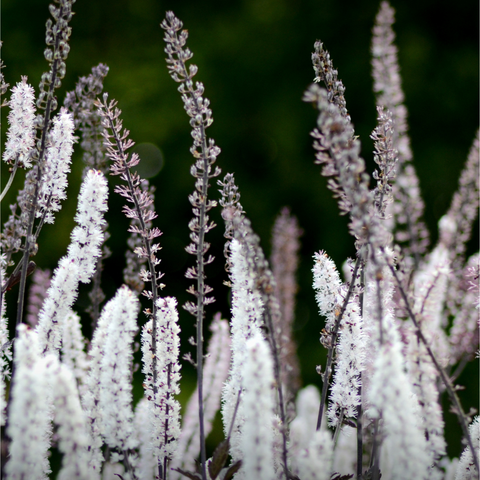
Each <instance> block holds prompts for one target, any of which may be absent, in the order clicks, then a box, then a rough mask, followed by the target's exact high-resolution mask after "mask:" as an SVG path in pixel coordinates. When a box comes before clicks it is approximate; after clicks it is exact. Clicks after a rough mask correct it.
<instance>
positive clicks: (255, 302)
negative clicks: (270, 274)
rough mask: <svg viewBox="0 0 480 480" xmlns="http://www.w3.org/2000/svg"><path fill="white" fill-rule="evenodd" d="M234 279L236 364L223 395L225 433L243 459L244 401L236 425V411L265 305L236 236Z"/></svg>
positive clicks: (234, 452)
mask: <svg viewBox="0 0 480 480" xmlns="http://www.w3.org/2000/svg"><path fill="white" fill-rule="evenodd" d="M230 251H231V254H230V261H231V280H232V319H231V337H232V344H231V349H232V364H231V368H230V376H229V379H228V381H227V382H226V383H225V387H224V389H223V394H222V402H223V405H222V416H223V429H224V432H225V436H227V435H228V433H229V432H230V430H231V431H232V434H231V439H230V454H231V455H232V458H233V459H234V461H235V460H238V459H240V458H241V455H242V451H241V448H240V443H239V442H240V430H241V428H242V427H241V426H242V424H243V422H244V415H243V404H242V403H240V407H239V409H238V411H237V414H236V416H235V424H234V425H233V428H232V420H233V414H234V411H235V405H236V403H237V397H238V394H239V391H240V390H241V389H242V387H244V386H245V385H244V384H243V381H242V369H243V365H244V363H245V359H246V350H245V343H246V341H247V340H248V339H249V338H251V337H252V336H254V335H256V334H257V333H260V327H259V324H260V321H261V318H262V313H263V305H262V301H261V297H260V294H259V292H258V290H256V289H255V288H254V285H253V277H252V275H249V271H248V265H247V260H246V258H245V252H244V247H242V245H241V243H240V242H239V241H238V240H236V239H233V240H232V241H231V243H230Z"/></svg>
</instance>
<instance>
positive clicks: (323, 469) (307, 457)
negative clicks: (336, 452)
mask: <svg viewBox="0 0 480 480" xmlns="http://www.w3.org/2000/svg"><path fill="white" fill-rule="evenodd" d="M297 462H298V475H299V478H301V479H302V480H328V479H329V478H330V475H331V473H332V463H333V441H332V437H331V434H330V432H329V431H328V430H318V431H315V432H314V433H313V434H312V438H311V441H310V443H309V445H308V447H307V448H306V449H305V450H303V451H302V452H301V453H300V455H299V456H298V459H297Z"/></svg>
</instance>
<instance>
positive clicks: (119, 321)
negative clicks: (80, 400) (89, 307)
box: [99, 286, 140, 461]
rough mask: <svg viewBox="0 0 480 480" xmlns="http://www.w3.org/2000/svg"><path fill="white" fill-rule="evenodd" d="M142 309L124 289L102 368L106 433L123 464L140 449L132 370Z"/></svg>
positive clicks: (119, 294) (116, 305) (112, 320)
mask: <svg viewBox="0 0 480 480" xmlns="http://www.w3.org/2000/svg"><path fill="white" fill-rule="evenodd" d="M139 309H140V304H139V301H138V299H137V297H136V296H135V295H134V294H133V293H132V292H131V291H130V290H129V289H128V288H127V287H125V286H123V287H121V288H120V289H119V290H118V292H117V293H116V295H115V298H114V302H113V308H112V312H111V317H110V323H109V324H108V327H107V335H106V338H105V346H104V354H103V357H102V360H101V367H100V398H99V401H100V408H101V410H102V419H103V432H102V433H103V435H104V436H105V440H106V443H107V444H108V445H109V446H110V448H112V449H117V450H118V452H117V453H118V454H119V457H118V459H119V460H124V452H126V451H128V450H131V449H133V448H135V447H136V446H137V441H136V437H135V435H134V434H133V432H134V430H133V410H132V401H133V398H132V382H131V369H132V363H133V348H132V346H133V339H134V337H135V334H136V333H137V331H138V327H137V315H138V311H139ZM127 461H128V458H127Z"/></svg>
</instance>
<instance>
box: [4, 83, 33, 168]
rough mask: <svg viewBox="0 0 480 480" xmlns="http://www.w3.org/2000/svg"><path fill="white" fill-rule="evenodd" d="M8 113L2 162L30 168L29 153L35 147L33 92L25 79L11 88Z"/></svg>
mask: <svg viewBox="0 0 480 480" xmlns="http://www.w3.org/2000/svg"><path fill="white" fill-rule="evenodd" d="M9 104H10V113H9V114H8V123H9V125H10V128H9V129H8V132H7V142H6V144H5V151H4V152H3V160H4V161H5V162H8V163H12V164H13V163H15V161H16V159H17V158H18V166H19V167H24V168H31V166H32V162H31V151H32V149H33V148H34V146H35V91H34V90H33V87H32V86H31V85H29V84H28V83H27V77H22V81H21V82H18V83H17V85H16V86H15V87H13V88H12V97H11V99H10V102H9Z"/></svg>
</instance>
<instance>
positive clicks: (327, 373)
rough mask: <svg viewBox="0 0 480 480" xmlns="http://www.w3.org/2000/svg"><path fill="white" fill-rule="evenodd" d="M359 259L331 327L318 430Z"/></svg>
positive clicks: (358, 258)
mask: <svg viewBox="0 0 480 480" xmlns="http://www.w3.org/2000/svg"><path fill="white" fill-rule="evenodd" d="M360 263H361V259H360V257H357V260H356V261H355V267H354V269H353V273H352V281H351V282H350V286H349V288H348V292H347V295H346V297H345V301H344V302H343V305H342V310H341V311H340V314H339V315H338V317H337V319H336V322H335V326H334V328H333V332H332V345H331V347H330V348H329V349H328V356H327V365H326V367H325V372H324V374H323V388H322V398H321V400H320V408H319V410H318V419H317V430H320V427H321V426H322V418H323V411H324V410H325V404H326V402H327V392H328V382H329V380H330V373H331V370H332V362H333V350H334V348H335V344H336V342H337V335H338V330H339V328H340V322H341V321H342V318H343V315H344V313H345V310H346V309H347V305H348V302H349V300H350V296H351V295H352V292H353V288H354V286H355V279H356V277H357V272H358V269H359V267H360Z"/></svg>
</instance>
